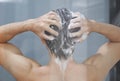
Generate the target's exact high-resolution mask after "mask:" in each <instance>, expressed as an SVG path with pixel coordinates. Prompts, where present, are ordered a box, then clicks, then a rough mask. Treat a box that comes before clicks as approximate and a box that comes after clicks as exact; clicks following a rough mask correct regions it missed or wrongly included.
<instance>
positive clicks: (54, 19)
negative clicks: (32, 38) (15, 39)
mask: <svg viewBox="0 0 120 81" xmlns="http://www.w3.org/2000/svg"><path fill="white" fill-rule="evenodd" d="M50 25H56V26H57V27H58V28H60V27H61V25H60V18H59V16H58V15H57V13H55V12H52V11H51V12H49V13H47V14H45V15H43V16H41V17H39V18H36V19H33V25H31V30H30V31H32V32H34V33H35V34H37V35H38V36H39V37H40V38H41V40H42V42H44V40H53V39H54V37H53V36H58V32H57V31H55V30H53V29H52V28H50ZM45 31H46V32H49V33H50V34H51V35H52V36H51V35H50V36H48V35H46V34H45Z"/></svg>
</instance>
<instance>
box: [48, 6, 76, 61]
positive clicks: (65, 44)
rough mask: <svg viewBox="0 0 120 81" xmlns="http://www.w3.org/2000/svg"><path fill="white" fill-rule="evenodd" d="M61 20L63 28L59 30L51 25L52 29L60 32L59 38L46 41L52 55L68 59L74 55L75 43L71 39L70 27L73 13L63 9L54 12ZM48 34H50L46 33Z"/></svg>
mask: <svg viewBox="0 0 120 81" xmlns="http://www.w3.org/2000/svg"><path fill="white" fill-rule="evenodd" d="M54 12H56V13H57V14H58V15H59V16H60V19H61V24H62V28H61V29H58V27H56V26H55V25H51V26H50V27H51V28H52V29H54V30H56V31H58V33H59V36H57V37H55V39H54V40H52V41H50V40H46V44H47V46H48V48H49V49H50V51H51V53H52V54H55V56H56V57H58V58H60V59H67V58H68V57H70V56H71V55H73V51H74V42H72V38H70V37H69V32H70V31H69V30H68V25H69V23H70V20H71V19H72V18H73V17H72V13H71V12H70V11H69V10H67V9H65V8H63V9H57V10H54ZM46 34H49V33H47V32H46Z"/></svg>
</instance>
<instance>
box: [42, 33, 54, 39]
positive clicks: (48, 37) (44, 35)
mask: <svg viewBox="0 0 120 81" xmlns="http://www.w3.org/2000/svg"><path fill="white" fill-rule="evenodd" d="M42 37H43V39H45V40H54V39H55V38H54V37H53V36H48V35H46V34H45V33H43V34H42Z"/></svg>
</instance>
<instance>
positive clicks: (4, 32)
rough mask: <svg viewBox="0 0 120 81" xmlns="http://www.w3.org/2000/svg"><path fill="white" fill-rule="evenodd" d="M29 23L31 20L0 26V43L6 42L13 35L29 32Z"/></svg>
mask: <svg viewBox="0 0 120 81" xmlns="http://www.w3.org/2000/svg"><path fill="white" fill-rule="evenodd" d="M30 23H32V20H27V21H24V22H17V23H11V24H7V25H3V26H0V42H1V43H4V42H7V41H9V40H10V39H11V38H13V37H14V36H15V35H17V34H19V33H22V32H25V31H29V28H30Z"/></svg>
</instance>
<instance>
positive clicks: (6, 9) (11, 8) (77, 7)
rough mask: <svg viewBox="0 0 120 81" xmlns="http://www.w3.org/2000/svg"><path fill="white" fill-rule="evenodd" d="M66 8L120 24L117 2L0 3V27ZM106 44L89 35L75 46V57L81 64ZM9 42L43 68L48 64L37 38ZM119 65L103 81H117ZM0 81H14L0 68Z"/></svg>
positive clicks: (33, 0)
mask: <svg viewBox="0 0 120 81" xmlns="http://www.w3.org/2000/svg"><path fill="white" fill-rule="evenodd" d="M63 7H65V8H68V9H70V10H71V11H74V12H76V11H79V12H80V13H82V14H84V15H85V16H86V17H87V18H90V19H94V20H96V21H99V22H105V23H112V24H115V25H120V23H119V22H120V14H119V11H120V0H0V25H4V24H7V23H12V22H19V21H24V20H26V19H31V18H36V17H39V16H41V15H43V14H45V13H47V12H49V11H50V10H53V9H57V8H63ZM106 41H108V40H107V39H106V38H105V37H104V36H102V35H100V34H97V33H92V34H91V35H90V36H89V37H88V39H87V40H85V41H84V42H83V43H80V44H78V45H76V50H75V53H74V58H75V60H76V62H79V63H81V62H82V61H84V60H85V59H86V58H87V57H89V56H91V55H94V54H95V52H96V51H97V49H98V48H99V46H101V45H102V44H103V43H105V42H106ZM10 42H12V43H13V44H15V45H16V46H17V47H19V48H20V49H21V50H22V52H23V53H24V55H25V56H26V57H29V58H32V59H34V60H36V61H37V62H39V63H40V64H42V65H46V64H47V63H48V61H49V55H48V51H47V49H46V48H45V46H44V45H42V43H41V41H40V39H39V38H38V37H37V36H36V35H35V34H34V33H32V32H25V33H22V34H20V35H17V36H16V37H15V38H14V39H12V40H11V41H10ZM119 67H120V64H119V63H118V64H116V65H115V67H114V68H113V69H112V70H111V71H110V73H109V74H108V77H107V78H106V80H105V81H120V79H119V76H120V70H119ZM0 81H15V79H14V78H13V77H12V76H11V75H10V74H9V73H8V72H7V71H6V70H4V69H3V68H2V67H0Z"/></svg>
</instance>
